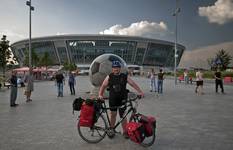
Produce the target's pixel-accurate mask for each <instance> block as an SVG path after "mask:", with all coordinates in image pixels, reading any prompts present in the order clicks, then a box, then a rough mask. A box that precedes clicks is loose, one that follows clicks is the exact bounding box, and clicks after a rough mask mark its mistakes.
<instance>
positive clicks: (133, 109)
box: [100, 101, 137, 129]
mask: <svg viewBox="0 0 233 150" xmlns="http://www.w3.org/2000/svg"><path fill="white" fill-rule="evenodd" d="M127 103H128V105H127ZM102 106H103V107H102V110H101V112H100V115H102V114H104V113H105V114H106V116H107V121H108V128H109V129H110V128H111V124H110V117H109V114H108V112H107V110H110V107H107V106H106V103H105V101H104V102H103V105H102ZM123 106H124V105H123ZM121 107H122V106H119V107H114V108H121ZM125 107H126V108H129V109H128V111H127V112H126V113H124V115H123V117H122V118H120V120H119V121H117V122H116V124H115V126H114V127H113V128H111V129H116V128H117V127H118V126H119V125H120V124H121V123H122V122H123V120H124V119H125V118H126V117H127V116H128V114H129V113H131V116H132V115H133V114H135V113H136V112H137V110H136V108H135V107H133V104H132V101H127V102H126V104H125Z"/></svg>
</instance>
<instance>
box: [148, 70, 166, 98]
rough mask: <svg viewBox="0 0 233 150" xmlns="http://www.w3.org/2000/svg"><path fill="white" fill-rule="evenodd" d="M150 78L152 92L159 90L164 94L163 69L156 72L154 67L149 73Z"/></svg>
mask: <svg viewBox="0 0 233 150" xmlns="http://www.w3.org/2000/svg"><path fill="white" fill-rule="evenodd" d="M148 78H150V92H158V93H161V94H162V93H163V80H164V73H163V70H162V69H159V73H156V72H155V70H154V69H153V68H152V69H151V72H149V74H148Z"/></svg>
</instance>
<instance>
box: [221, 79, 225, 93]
mask: <svg viewBox="0 0 233 150" xmlns="http://www.w3.org/2000/svg"><path fill="white" fill-rule="evenodd" d="M220 88H221V89H222V93H224V89H223V82H222V80H221V81H220Z"/></svg>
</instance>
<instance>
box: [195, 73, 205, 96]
mask: <svg viewBox="0 0 233 150" xmlns="http://www.w3.org/2000/svg"><path fill="white" fill-rule="evenodd" d="M195 93H198V95H202V94H204V93H203V73H202V71H201V69H198V71H197V72H196V88H195Z"/></svg>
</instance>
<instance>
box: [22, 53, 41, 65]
mask: <svg viewBox="0 0 233 150" xmlns="http://www.w3.org/2000/svg"><path fill="white" fill-rule="evenodd" d="M39 60H40V58H39V57H38V55H37V53H36V52H35V50H34V49H32V67H36V66H38V65H39ZM23 64H24V65H25V66H28V67H29V50H28V49H26V52H25V59H24V63H23Z"/></svg>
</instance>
